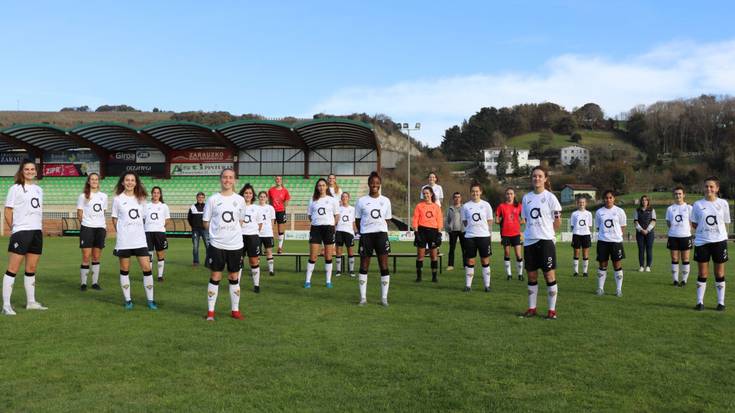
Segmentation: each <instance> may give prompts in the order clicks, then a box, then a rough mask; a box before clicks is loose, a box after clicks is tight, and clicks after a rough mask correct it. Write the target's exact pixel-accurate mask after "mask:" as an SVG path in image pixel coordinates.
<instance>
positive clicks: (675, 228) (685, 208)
mask: <svg viewBox="0 0 735 413" xmlns="http://www.w3.org/2000/svg"><path fill="white" fill-rule="evenodd" d="M691 217H692V206H691V205H689V204H681V205H678V204H673V205H671V206H669V207H668V208H667V209H666V221H667V222H668V223H669V225H670V226H669V234H668V235H669V236H670V237H675V238H689V237H691V236H692V224H691Z"/></svg>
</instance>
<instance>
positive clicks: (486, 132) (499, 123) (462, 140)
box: [440, 102, 614, 160]
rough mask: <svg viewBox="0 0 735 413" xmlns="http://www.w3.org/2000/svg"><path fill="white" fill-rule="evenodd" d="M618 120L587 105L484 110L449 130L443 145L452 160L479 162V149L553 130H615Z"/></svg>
mask: <svg viewBox="0 0 735 413" xmlns="http://www.w3.org/2000/svg"><path fill="white" fill-rule="evenodd" d="M613 127H614V121H613V120H612V119H608V120H606V119H605V116H604V113H603V111H602V108H600V106H599V105H598V104H596V103H587V104H585V105H584V106H582V107H580V108H574V109H573V110H572V111H571V112H569V111H567V110H566V109H564V108H563V107H562V106H560V105H557V104H556V103H551V102H545V103H525V104H521V105H516V106H512V107H502V108H499V109H498V108H495V107H489V108H488V107H484V108H482V109H480V111H479V112H477V113H475V114H474V115H472V116H471V117H470V118H469V119H467V120H465V121H464V122H462V124H461V125H455V126H452V127H451V128H449V129H447V130H446V132H445V133H444V139H443V140H442V143H441V145H440V149H441V151H442V152H443V153H444V155H445V156H446V157H447V158H448V159H450V160H477V159H479V157H480V155H481V153H480V152H479V151H478V149H479V148H491V147H498V146H503V145H504V144H505V140H506V139H507V138H509V137H512V136H516V135H521V134H524V133H529V132H535V131H542V130H551V131H553V132H556V133H559V134H564V135H570V136H571V135H572V134H574V132H575V131H576V130H577V129H578V128H586V129H612V128H613Z"/></svg>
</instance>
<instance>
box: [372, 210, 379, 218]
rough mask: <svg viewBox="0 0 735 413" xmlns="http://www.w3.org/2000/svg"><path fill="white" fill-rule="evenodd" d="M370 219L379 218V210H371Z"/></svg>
mask: <svg viewBox="0 0 735 413" xmlns="http://www.w3.org/2000/svg"><path fill="white" fill-rule="evenodd" d="M370 217H371V218H372V219H378V218H380V210H379V209H371V210H370Z"/></svg>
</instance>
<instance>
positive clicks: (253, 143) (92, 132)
mask: <svg viewBox="0 0 735 413" xmlns="http://www.w3.org/2000/svg"><path fill="white" fill-rule="evenodd" d="M274 146H275V147H283V146H285V147H293V148H300V149H302V150H311V149H322V148H330V147H357V148H370V149H378V150H380V148H379V145H378V141H377V138H376V136H375V132H374V130H373V127H372V126H371V125H370V124H367V123H363V122H358V121H354V120H350V119H342V118H325V119H316V120H311V121H306V122H301V123H298V124H295V125H290V124H287V123H283V122H277V121H269V120H240V121H235V122H230V123H225V124H222V125H219V126H216V127H209V126H205V125H201V124H198V123H194V122H180V121H166V122H160V123H154V124H151V125H148V126H145V127H143V128H141V129H135V128H133V127H130V126H128V125H124V124H120V123H113V122H97V123H89V124H83V125H80V126H77V127H75V128H72V129H63V128H59V127H56V126H53V125H48V124H26V125H14V126H11V127H8V128H5V129H0V151H7V150H17V149H25V150H27V151H30V152H34V153H40V152H43V151H63V150H68V149H77V148H80V147H82V148H90V149H91V150H93V151H95V152H98V153H99V154H100V155H102V154H104V153H109V152H111V151H129V150H135V149H141V148H146V149H147V148H157V149H159V150H161V151H162V152H164V153H168V152H170V151H171V150H173V149H194V148H213V147H216V148H227V149H230V150H233V151H237V150H238V149H254V148H266V147H274Z"/></svg>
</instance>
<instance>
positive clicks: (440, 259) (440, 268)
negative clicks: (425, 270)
mask: <svg viewBox="0 0 735 413" xmlns="http://www.w3.org/2000/svg"><path fill="white" fill-rule="evenodd" d="M442 268H444V257H442V256H441V255H440V256H439V274H441V273H442Z"/></svg>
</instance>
